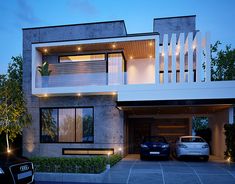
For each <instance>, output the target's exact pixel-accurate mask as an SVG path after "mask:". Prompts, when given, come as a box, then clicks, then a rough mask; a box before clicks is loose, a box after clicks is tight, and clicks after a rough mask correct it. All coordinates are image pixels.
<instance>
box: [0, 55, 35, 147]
mask: <svg viewBox="0 0 235 184" xmlns="http://www.w3.org/2000/svg"><path fill="white" fill-rule="evenodd" d="M11 59H12V61H11V63H10V64H9V66H8V70H7V74H6V75H1V76H0V134H2V133H4V134H5V135H6V143H7V152H10V145H9V139H10V140H11V141H12V142H13V140H14V138H16V136H17V135H19V134H21V133H22V130H23V128H24V127H26V126H27V125H29V124H30V122H31V117H30V115H29V114H28V112H27V108H26V101H25V98H24V94H23V88H22V76H23V68H22V65H23V59H22V57H21V56H16V57H12V58H11Z"/></svg>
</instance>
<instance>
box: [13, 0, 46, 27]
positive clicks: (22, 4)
mask: <svg viewBox="0 0 235 184" xmlns="http://www.w3.org/2000/svg"><path fill="white" fill-rule="evenodd" d="M28 2H29V1H27V0H17V8H16V12H15V15H16V17H17V18H18V19H19V20H20V21H22V22H24V23H28V24H32V23H37V22H41V20H40V19H39V18H38V17H37V16H36V15H35V13H34V10H33V8H32V7H31V6H30V4H28Z"/></svg>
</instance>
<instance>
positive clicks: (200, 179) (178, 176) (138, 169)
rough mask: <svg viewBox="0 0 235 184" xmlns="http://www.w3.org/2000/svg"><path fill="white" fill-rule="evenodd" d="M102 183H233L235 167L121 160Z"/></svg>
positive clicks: (220, 164)
mask: <svg viewBox="0 0 235 184" xmlns="http://www.w3.org/2000/svg"><path fill="white" fill-rule="evenodd" d="M104 183H125V184H127V183H131V184H132V183H133V184H134V183H135V184H151V183H154V184H156V183H157V184H235V164H227V163H218V162H212V161H209V162H196V161H195V162H190V161H176V160H170V161H140V160H139V159H124V160H122V161H121V162H119V163H118V164H117V165H115V166H114V167H112V168H111V169H110V171H109V172H107V174H106V176H105V178H104Z"/></svg>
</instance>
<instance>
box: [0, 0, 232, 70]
mask: <svg viewBox="0 0 235 184" xmlns="http://www.w3.org/2000/svg"><path fill="white" fill-rule="evenodd" d="M234 7H235V1H234V0H224V1H222V0H220V1H215V0H206V1H205V0H164V1H160V0H116V1H114V0H113V1H111V0H37V1H36V0H1V2H0V18H1V24H0V41H1V44H0V51H1V53H0V62H1V63H0V74H2V73H6V69H7V65H8V63H9V61H10V59H11V57H12V56H17V55H22V28H26V27H38V26H51V25H61V24H77V23H86V22H100V21H110V20H125V23H126V27H127V31H128V33H135V32H151V31H152V29H153V27H152V26H153V18H159V17H168V16H181V15H196V16H197V17H196V28H197V29H199V30H201V31H202V32H206V31H209V32H211V38H212V43H214V42H215V41H216V40H220V41H221V42H222V43H223V44H224V45H225V44H232V47H235V10H234Z"/></svg>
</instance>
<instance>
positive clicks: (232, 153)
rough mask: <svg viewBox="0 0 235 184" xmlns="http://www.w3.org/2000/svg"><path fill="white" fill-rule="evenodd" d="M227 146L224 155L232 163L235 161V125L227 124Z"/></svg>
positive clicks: (225, 127) (225, 126)
mask: <svg viewBox="0 0 235 184" xmlns="http://www.w3.org/2000/svg"><path fill="white" fill-rule="evenodd" d="M224 129H225V136H226V138H225V144H226V151H225V153H224V155H225V156H226V157H227V158H230V159H231V161H235V124H234V123H233V124H225V125H224Z"/></svg>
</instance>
